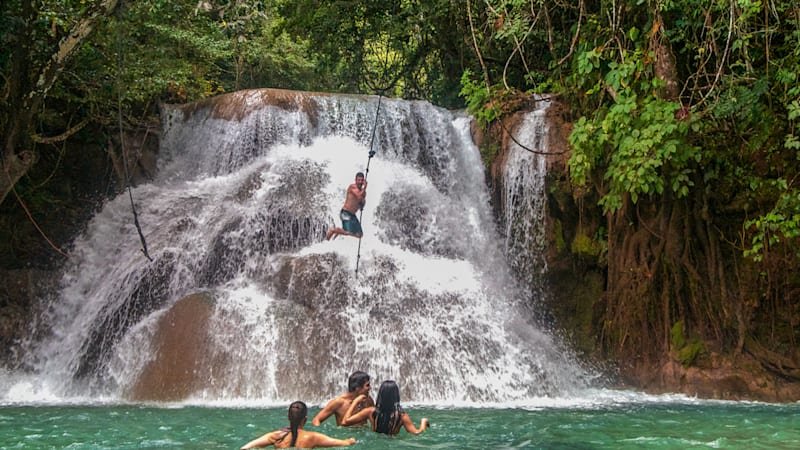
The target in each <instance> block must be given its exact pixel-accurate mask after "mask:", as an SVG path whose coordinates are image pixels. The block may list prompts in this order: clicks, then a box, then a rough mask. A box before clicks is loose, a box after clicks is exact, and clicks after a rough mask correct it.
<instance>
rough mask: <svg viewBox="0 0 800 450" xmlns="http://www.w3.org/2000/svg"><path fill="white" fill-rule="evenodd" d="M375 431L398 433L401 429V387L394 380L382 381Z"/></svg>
mask: <svg viewBox="0 0 800 450" xmlns="http://www.w3.org/2000/svg"><path fill="white" fill-rule="evenodd" d="M373 414H374V415H375V431H377V432H378V433H384V434H397V432H398V431H399V430H400V424H401V420H400V419H401V416H402V414H403V409H402V408H401V407H400V387H399V386H398V385H397V383H396V382H394V381H393V380H386V381H384V382H383V383H381V387H380V389H379V390H378V397H377V398H376V399H375V412H374V413H373Z"/></svg>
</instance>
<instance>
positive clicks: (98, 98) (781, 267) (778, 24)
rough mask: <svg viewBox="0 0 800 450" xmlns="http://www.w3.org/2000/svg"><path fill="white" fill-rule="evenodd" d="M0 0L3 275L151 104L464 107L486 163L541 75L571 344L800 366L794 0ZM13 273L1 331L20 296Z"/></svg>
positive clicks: (798, 39)
mask: <svg viewBox="0 0 800 450" xmlns="http://www.w3.org/2000/svg"><path fill="white" fill-rule="evenodd" d="M0 8H2V15H0V30H2V31H0V42H1V43H2V46H0V83H1V84H0V86H1V87H2V89H0V101H1V102H0V137H2V150H1V151H2V167H1V168H0V269H2V270H3V271H5V273H6V274H9V273H19V272H20V271H37V270H38V271H49V270H53V269H56V268H57V267H58V266H59V265H60V264H61V263H62V262H63V260H64V258H65V256H64V255H65V254H67V253H68V252H69V251H70V248H69V243H70V239H71V238H72V237H73V236H74V235H75V233H77V232H79V231H80V230H81V229H82V227H83V226H84V225H85V223H86V221H87V220H88V218H89V217H90V215H91V213H92V212H93V211H94V210H96V208H97V207H98V206H99V205H100V203H101V202H102V200H103V199H104V198H107V197H108V196H112V195H116V194H118V193H119V192H121V191H122V190H124V189H125V188H126V187H128V186H129V185H131V184H135V183H137V182H141V181H143V180H146V179H147V177H148V171H149V170H152V165H151V164H150V162H148V161H147V158H148V157H149V153H148V152H147V151H146V150H147V148H148V145H149V146H153V145H154V144H153V142H157V136H156V133H157V131H158V105H159V104H160V103H163V102H167V103H181V102H190V101H195V100H199V99H202V98H207V97H209V96H213V95H216V94H219V93H222V92H230V91H234V90H239V89H248V88H260V87H274V88H286V89H297V90H308V91H324V92H340V93H364V94H377V93H381V94H384V95H388V96H393V97H402V98H406V99H425V100H429V101H431V102H433V103H434V104H437V105H440V106H444V107H448V108H462V107H466V108H468V110H469V111H470V112H472V113H473V114H474V115H475V117H476V119H477V123H478V124H479V125H480V126H481V127H482V128H483V129H484V130H486V132H487V133H488V135H490V136H491V135H494V136H495V139H494V140H492V139H487V140H486V141H485V142H487V144H486V145H484V146H483V147H482V152H483V154H484V157H485V161H486V164H487V172H488V170H489V168H490V167H491V165H492V163H493V162H494V159H495V158H496V157H497V155H498V152H497V149H498V146H497V145H496V144H492V142H499V141H501V140H502V139H503V134H504V133H505V131H504V130H505V128H504V125H503V124H504V123H505V122H504V121H505V120H506V119H508V118H510V117H513V115H514V113H515V112H517V111H518V110H520V109H521V108H524V107H525V106H526V105H527V104H529V102H530V101H531V99H532V98H533V97H532V96H533V94H536V93H551V94H555V95H556V96H557V98H558V103H559V108H556V109H554V111H553V112H552V114H553V115H556V116H558V117H557V119H558V120H557V122H558V123H559V124H560V126H559V128H558V131H559V133H560V134H561V137H562V138H563V141H564V144H565V145H564V149H565V150H567V151H568V152H567V153H566V157H565V158H566V159H564V160H563V165H562V167H561V168H562V169H563V170H562V171H560V172H559V173H557V174H555V175H551V182H550V186H551V189H550V196H551V205H550V208H551V214H552V215H553V216H554V224H555V227H554V230H552V232H553V233H554V235H555V242H557V243H558V245H556V246H555V248H554V250H553V251H554V252H556V253H559V254H560V255H561V256H560V257H557V258H558V260H559V261H561V263H560V265H558V264H557V265H555V266H554V267H555V268H556V270H555V273H556V274H557V276H554V277H553V279H552V280H551V281H550V282H551V283H552V284H553V285H554V286H559V285H566V284H567V283H565V282H564V279H565V277H567V276H571V277H572V278H571V280H572V281H571V284H572V285H574V284H576V283H575V279H577V280H579V281H580V282H579V283H578V284H584V285H587V286H589V285H590V286H591V287H592V288H593V289H594V290H592V289H589V290H587V291H586V292H584V293H583V294H578V293H574V292H573V293H572V294H571V295H572V296H571V297H569V296H563V298H562V297H559V298H556V299H554V301H553V311H554V313H553V314H554V316H555V320H556V322H557V323H558V326H559V327H561V328H564V329H567V330H568V332H569V334H570V336H571V339H572V340H573V341H574V344H575V345H576V347H577V348H578V349H580V350H581V351H582V352H583V353H584V354H586V355H587V356H591V357H593V358H597V359H598V360H604V361H613V362H616V363H617V365H618V368H619V369H620V371H621V374H622V375H623V376H627V377H629V378H630V379H637V378H638V380H639V384H645V383H643V382H642V381H641V380H642V379H643V375H642V374H644V373H647V372H652V371H653V368H656V369H658V370H661V369H663V368H664V367H665V364H673V365H675V366H678V367H681V368H683V369H684V370H686V369H688V368H692V367H699V368H704V369H707V370H713V369H714V368H715V367H719V366H721V365H728V366H734V367H737V366H738V367H750V366H748V364H750V363H751V362H753V361H755V362H756V363H757V366H758V369H759V370H763V371H766V372H767V373H769V374H771V375H772V376H773V377H774V380H777V381H778V382H785V383H795V382H797V381H800V350H799V349H798V340H799V339H800V328H799V327H800V270H798V269H800V267H798V266H799V264H798V263H800V190H799V189H798V183H800V180H798V174H799V173H800V171H799V170H798V168H800V130H798V124H799V123H800V83H798V76H800V5H798V4H797V2H796V1H793V0H774V1H769V0H766V1H762V0H715V1H699V0H674V1H670V0H660V1H654V0H641V1H620V2H605V1H590V0H570V1H557V0H482V1H477V0H466V1H455V0H425V1H422V0H400V1H396V2H384V1H377V0H361V1H337V2H324V1H318V0H293V1H289V0H276V1H243V0H233V1H218V0H209V1H204V0H199V1H187V0H142V1H137V2H131V1H124V0H38V1H33V0H5V1H4V2H3V3H2V6H0ZM489 180H490V183H493V184H496V183H500V182H501V180H497V179H496V178H491V177H490V178H489ZM494 189H495V192H498V191H499V190H498V189H497V186H494ZM559 274H560V275H559ZM521 276H532V275H530V274H521ZM4 279H5V280H9V279H10V278H9V276H8V275H6V276H5V278H4ZM11 284H12V283H11V282H8V281H6V282H5V285H6V289H5V290H4V291H3V292H0V311H2V313H0V328H2V330H0V331H3V333H2V334H3V336H6V337H5V338H4V344H8V342H9V341H8V339H11V338H8V336H13V334H14V332H15V330H19V329H21V327H22V326H23V324H22V323H21V321H24V320H23V319H22V318H24V314H22V313H20V311H23V312H24V311H26V310H27V309H29V307H30V305H29V304H28V300H27V299H25V298H21V297H20V296H19V295H17V294H15V293H14V291H13V290H12V289H11V288H9V287H8V286H10V285H11ZM562 291H563V290H562ZM592 293H594V294H592ZM634 383H635V381H634ZM778 400H781V399H780V398H778ZM784 400H788V399H784Z"/></svg>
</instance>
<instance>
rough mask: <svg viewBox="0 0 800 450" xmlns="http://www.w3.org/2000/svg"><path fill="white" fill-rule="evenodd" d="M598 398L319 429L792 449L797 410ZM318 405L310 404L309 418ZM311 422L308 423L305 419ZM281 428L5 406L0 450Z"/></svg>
mask: <svg viewBox="0 0 800 450" xmlns="http://www.w3.org/2000/svg"><path fill="white" fill-rule="evenodd" d="M597 397H598V398H596V399H584V400H578V401H564V402H563V403H562V402H560V401H557V400H543V401H542V402H541V404H540V405H536V404H532V405H528V406H526V407H517V408H500V407H486V408H482V407H469V408H465V407H454V406H446V407H445V406H435V405H413V404H411V405H407V407H406V409H407V411H408V412H409V414H410V416H411V418H412V419H413V420H414V422H415V423H416V424H419V420H420V419H421V418H422V417H427V418H428V419H430V421H431V423H432V426H431V428H430V429H429V430H428V431H426V432H424V433H423V434H421V435H419V436H412V435H409V434H408V433H406V432H405V431H402V432H401V433H400V435H399V436H397V437H394V438H387V437H385V436H381V435H377V434H375V433H372V432H370V431H369V430H368V429H366V428H362V429H343V428H337V427H336V426H335V424H334V421H333V419H329V420H328V421H327V422H325V423H323V424H322V426H321V427H310V426H309V428H308V429H310V430H315V431H321V432H323V433H325V434H328V435H330V436H333V437H337V438H347V437H354V438H356V440H357V441H358V443H357V444H356V445H355V446H354V447H353V448H357V449H364V450H367V449H388V448H434V449H443V448H452V449H500V448H529V449H639V448H659V449H690V448H695V449H698V448H724V449H759V448H763V449H796V448H800V404H788V405H773V404H763V403H746V402H717V401H705V400H696V399H692V398H686V397H680V396H678V397H671V396H659V397H650V396H645V395H642V394H634V393H627V392H622V393H609V392H608V391H598V393H597ZM320 406H321V405H311V406H310V408H309V415H313V414H316V413H317V412H318V411H319V409H320ZM309 422H310V419H309ZM286 424H287V420H286V407H285V406H280V407H278V406H267V405H265V406H260V407H259V406H254V405H249V406H241V405H226V406H200V405H197V406H187V405H182V406H177V405H176V406H174V407H169V406H153V405H119V404H117V405H6V406H2V407H0V448H3V449H14V448H20V449H22V448H24V449H45V448H47V449H54V448H64V449H66V448H69V449H111V448H113V449H159V448H166V449H235V448H239V447H240V446H241V445H243V444H245V443H246V442H248V441H249V440H251V439H253V438H255V437H258V436H260V435H261V434H263V433H264V432H267V431H272V430H275V429H278V428H282V427H283V426H285V425H286Z"/></svg>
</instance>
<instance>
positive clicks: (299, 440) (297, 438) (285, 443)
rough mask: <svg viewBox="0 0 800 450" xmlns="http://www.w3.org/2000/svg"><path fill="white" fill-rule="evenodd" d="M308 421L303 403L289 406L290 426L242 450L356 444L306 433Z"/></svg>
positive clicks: (261, 438)
mask: <svg viewBox="0 0 800 450" xmlns="http://www.w3.org/2000/svg"><path fill="white" fill-rule="evenodd" d="M307 419H308V407H307V406H306V404H305V403H303V402H299V401H298V402H294V403H292V404H291V405H289V426H288V427H285V428H283V429H281V430H276V431H272V432H270V433H267V434H265V435H263V436H261V437H260V438H258V439H254V440H252V441H250V442H248V443H247V444H245V445H243V446H242V448H241V450H244V449H248V448H256V447H266V446H268V445H274V446H275V448H290V447H297V448H315V447H343V446H347V445H351V444H355V443H356V440H355V439H354V438H349V439H335V438H332V437H329V436H326V435H324V434H322V433H317V432H315V431H306V430H304V429H303V425H305V424H306V420H307Z"/></svg>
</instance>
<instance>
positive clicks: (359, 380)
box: [347, 370, 369, 392]
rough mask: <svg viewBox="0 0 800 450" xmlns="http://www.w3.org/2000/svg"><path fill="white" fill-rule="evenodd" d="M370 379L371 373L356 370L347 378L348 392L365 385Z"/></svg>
mask: <svg viewBox="0 0 800 450" xmlns="http://www.w3.org/2000/svg"><path fill="white" fill-rule="evenodd" d="M368 381H369V374H367V373H366V372H362V371H360V370H356V371H355V372H353V374H352V375H350V378H348V379H347V392H353V391H355V390H356V389H358V388H360V387H362V386H364V385H365V384H366V383H367V382H368Z"/></svg>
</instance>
